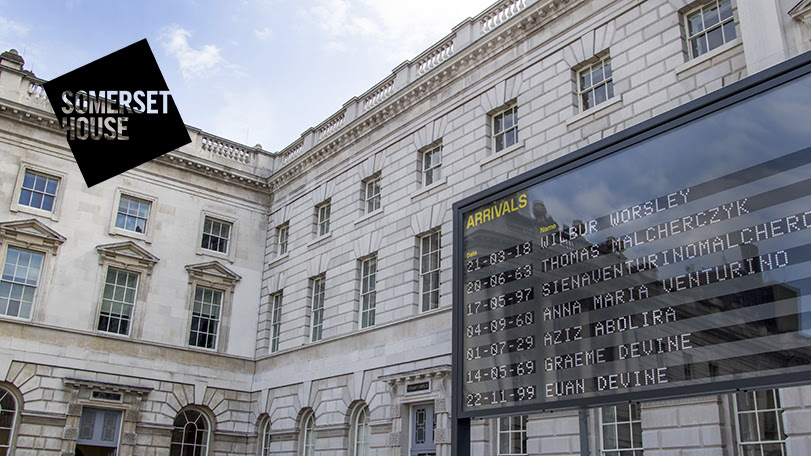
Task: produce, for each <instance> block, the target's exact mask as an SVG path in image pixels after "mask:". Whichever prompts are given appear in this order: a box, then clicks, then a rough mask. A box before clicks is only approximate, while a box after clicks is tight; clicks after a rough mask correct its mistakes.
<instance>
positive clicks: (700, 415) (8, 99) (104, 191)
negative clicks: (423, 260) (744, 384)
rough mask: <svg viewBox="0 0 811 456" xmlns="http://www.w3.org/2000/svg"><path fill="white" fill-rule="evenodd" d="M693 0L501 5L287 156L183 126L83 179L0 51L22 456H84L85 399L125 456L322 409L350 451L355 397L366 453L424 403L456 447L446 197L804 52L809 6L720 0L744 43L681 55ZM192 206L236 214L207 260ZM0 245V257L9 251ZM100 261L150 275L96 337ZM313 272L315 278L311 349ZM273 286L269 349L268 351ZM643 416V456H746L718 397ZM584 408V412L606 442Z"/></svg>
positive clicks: (574, 429)
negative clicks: (601, 96)
mask: <svg viewBox="0 0 811 456" xmlns="http://www.w3.org/2000/svg"><path fill="white" fill-rule="evenodd" d="M699 3H700V2H698V1H692V0H538V1H515V0H506V1H503V2H499V3H497V4H495V5H494V6H493V7H492V8H489V9H488V10H487V11H484V12H482V14H480V15H479V16H477V17H475V18H472V19H469V20H466V21H463V22H462V23H460V25H459V26H457V27H456V28H455V29H454V30H453V31H452V33H451V34H450V35H448V36H447V37H445V38H443V39H442V40H441V41H440V42H438V43H437V45H436V46H434V47H432V48H430V49H427V50H426V51H425V52H423V53H422V54H420V55H419V56H417V57H416V58H415V59H414V60H413V61H410V62H406V63H404V64H403V65H401V66H398V67H397V68H396V69H395V70H394V75H393V76H388V77H387V78H386V79H384V80H383V81H381V83H380V84H377V85H375V86H374V87H372V88H371V89H370V90H369V91H368V92H367V93H365V94H362V95H361V96H360V97H355V98H353V99H352V100H351V101H350V102H347V103H346V104H345V105H344V107H343V108H342V110H341V111H339V112H338V113H336V115H334V116H332V117H330V118H329V119H325V121H324V122H322V123H321V124H319V125H318V126H317V127H314V128H311V129H309V130H307V131H306V132H305V134H303V135H302V136H301V137H300V138H297V139H296V140H295V141H294V142H293V143H292V144H291V145H290V146H289V147H287V148H285V149H284V150H283V151H281V152H279V153H275V154H274V153H270V152H266V151H263V150H261V147H248V146H244V145H241V144H237V143H235V142H233V141H230V140H227V139H225V138H219V137H216V136H214V135H211V134H208V133H205V132H202V131H200V130H199V129H195V128H192V127H189V132H190V135H191V136H192V139H193V143H192V144H190V145H188V146H184V147H182V148H180V149H179V150H177V151H173V152H171V153H169V154H167V155H165V156H163V157H161V158H159V159H157V160H155V161H153V162H150V163H147V164H145V165H143V166H142V167H138V168H136V169H134V170H132V171H129V172H127V173H124V174H123V175H121V176H117V177H115V178H113V179H111V180H110V181H108V182H105V183H102V184H99V185H98V186H94V187H93V188H90V189H88V188H86V187H85V186H84V183H83V182H82V179H81V176H80V173H79V170H78V167H77V166H76V163H75V161H73V159H72V156H71V155H70V151H69V149H68V147H67V145H66V143H65V141H64V136H63V134H62V133H61V132H60V131H59V129H58V128H57V127H56V125H55V117H54V116H53V113H52V112H50V108H49V107H48V105H47V103H45V102H44V99H43V97H42V96H41V84H42V82H43V81H41V80H38V79H37V78H36V77H35V76H33V75H32V74H31V73H30V72H26V71H24V70H23V63H24V62H23V60H22V58H20V57H19V56H18V55H16V54H15V53H12V52H7V53H4V54H2V56H0V155H2V157H3V159H2V160H0V224H2V223H5V222H17V221H28V220H36V222H31V223H28V222H26V223H28V225H26V226H27V227H28V228H27V229H35V230H39V231H38V233H39V234H38V235H37V236H39V237H40V238H41V237H45V238H47V239H46V240H47V241H48V242H50V243H51V245H52V246H51V247H49V251H48V252H47V255H46V257H45V258H46V259H45V266H44V268H43V274H44V275H43V278H42V284H41V285H40V286H38V289H37V296H36V303H35V306H34V311H33V312H32V315H31V317H30V318H7V317H6V316H2V315H0V380H2V381H0V388H3V391H7V392H10V393H11V394H13V395H14V397H15V398H16V399H15V401H16V403H17V404H18V406H19V410H18V412H17V414H16V415H15V417H16V421H15V423H16V424H15V430H14V436H13V445H14V453H13V454H14V455H17V456H20V455H25V456H29V455H31V456H33V455H37V456H41V455H54V456H55V455H64V456H68V455H72V454H74V452H75V448H76V442H77V441H78V440H79V433H80V419H81V416H82V411H83V409H84V407H95V408H105V409H109V410H119V411H121V412H122V415H121V416H122V424H121V434H120V444H119V452H118V454H119V455H121V456H130V455H137V456H168V455H169V454H170V447H171V444H172V429H173V423H174V421H175V419H176V418H178V417H179V416H180V415H181V414H183V413H184V412H185V411H188V410H192V411H195V412H199V413H201V414H202V416H203V417H204V418H205V419H206V420H207V422H208V425H209V426H210V434H209V453H208V454H210V455H256V454H260V451H261V450H262V448H261V446H262V442H263V438H264V436H263V435H261V433H262V431H263V427H262V426H263V425H264V423H266V422H269V423H270V430H269V435H270V454H273V455H285V456H299V455H301V454H302V452H303V445H304V437H303V434H304V432H303V426H304V425H305V418H306V417H307V416H309V414H312V416H313V418H314V423H315V425H314V429H313V432H314V433H315V436H316V438H315V451H314V452H315V454H316V455H318V456H328V455H329V456H332V455H340V456H352V455H354V454H355V453H354V445H355V442H356V436H357V416H358V411H359V410H361V409H363V408H364V407H368V411H369V416H370V420H369V435H370V437H369V438H370V442H369V448H370V450H369V454H370V455H372V456H405V455H408V454H409V450H410V448H411V445H412V443H411V442H412V440H413V438H414V435H415V433H414V430H413V428H412V424H413V419H414V418H413V416H414V410H415V408H416V407H428V406H430V407H432V408H433V411H434V419H435V423H436V426H435V429H432V432H431V436H432V437H433V438H434V441H435V443H436V449H437V455H439V456H450V450H451V449H450V438H451V436H450V429H451V420H452V418H453V417H452V416H451V413H452V397H451V386H450V383H451V378H450V375H451V368H450V364H451V356H450V355H451V281H452V268H451V264H452V253H453V252H452V250H453V249H452V239H453V232H452V220H451V208H452V204H453V202H455V201H458V200H460V199H462V198H464V197H467V196H470V195H472V194H474V193H476V192H478V191H480V190H483V189H485V188H488V187H490V186H492V185H495V184H498V183H501V182H504V181H506V180H507V179H509V178H512V177H515V176H517V175H519V174H520V173H522V172H525V171H528V170H531V169H533V168H536V167H538V166H540V165H543V164H545V163H549V162H550V161H552V160H555V159H558V158H560V157H563V156H565V155H567V154H569V153H572V152H574V151H576V150H578V149H580V148H582V147H584V146H587V145H589V144H592V143H594V142H596V141H598V140H601V139H603V138H606V137H609V136H610V135H612V134H615V133H618V132H621V131H624V130H626V129H628V128H630V127H632V126H634V125H637V124H639V123H641V122H643V121H646V120H648V119H650V118H653V117H655V116H657V115H659V114H662V113H664V112H666V111H668V110H671V109H673V108H676V107H678V106H681V105H683V104H685V103H688V102H690V101H692V100H695V99H698V98H700V97H701V96H703V95H706V94H708V93H711V92H713V91H716V90H718V89H720V88H722V87H725V86H728V85H730V84H732V83H734V82H736V81H739V80H741V79H743V78H745V77H747V76H749V75H751V74H754V73H756V72H757V71H760V70H761V69H762V66H763V65H771V64H772V63H768V62H779V61H783V60H786V59H787V58H789V57H791V56H794V55H797V54H798V53H800V52H802V51H804V50H807V49H809V48H811V45H809V44H808V37H809V36H811V33H809V30H811V29H809V28H808V21H809V19H808V18H809V17H810V16H809V5H808V2H800V4H796V2H793V3H792V2H790V1H788V0H775V2H751V1H745V0H737V1H736V0H733V3H732V5H733V7H734V16H735V23H736V24H737V25H736V31H737V37H736V38H735V39H732V40H730V41H729V42H728V43H726V44H724V45H722V46H720V47H718V48H716V49H714V50H712V51H710V52H708V53H707V54H705V55H703V56H700V57H698V58H694V59H689V58H688V54H687V52H686V51H687V43H686V40H685V37H684V25H683V24H684V22H683V20H684V14H685V13H687V12H689V11H690V10H691V9H692V8H694V7H695V6H697V5H699ZM789 3H792V4H791V5H789ZM795 5H796V6H795ZM769 8H771V10H769ZM789 10H791V11H790V14H789ZM766 13H768V14H766ZM787 14H788V16H787V17H783V16H785V15H787ZM758 15H763V17H767V16H768V18H769V20H771V19H773V18H775V17H776V18H777V19H776V20H775V21H773V22H775V23H777V24H779V25H778V26H777V29H776V30H774V29H772V30H769V33H764V34H763V37H762V38H761V37H759V36H758V34H757V32H753V29H752V27H751V24H752V23H753V22H752V18H753V17H754V18H757V17H758ZM781 18H782V19H781ZM753 36H754V37H755V38H752V37H753ZM758 39H762V40H764V41H768V42H766V43H758V44H757V45H755V43H753V41H756V40H758ZM608 57H610V60H611V66H612V69H613V76H612V78H613V84H614V89H613V92H614V96H613V97H611V98H610V99H608V100H606V101H605V102H603V103H601V104H598V105H597V106H594V107H592V108H590V109H587V110H585V111H581V108H580V104H579V100H578V96H577V71H578V70H580V69H581V68H583V67H584V66H586V65H589V64H591V63H594V62H595V61H596V59H603V58H608ZM764 62H766V63H764ZM512 106H517V109H518V113H519V123H518V131H519V139H518V141H517V143H516V144H514V145H512V146H509V147H507V148H506V149H504V150H501V151H499V152H496V151H495V150H494V145H493V141H492V138H491V136H492V133H493V132H492V129H493V124H492V116H493V115H494V114H496V113H498V112H500V111H501V110H503V109H505V108H507V107H512ZM438 146H441V147H442V165H441V177H439V178H438V179H436V180H435V182H433V183H431V184H430V185H427V186H424V185H423V183H422V182H423V180H422V176H421V174H420V170H421V169H422V166H423V163H422V160H423V153H424V152H426V151H428V150H431V149H433V148H435V147H438ZM27 169H30V170H33V171H36V172H40V173H44V174H47V175H51V176H54V177H56V178H58V179H59V180H60V193H59V195H58V196H57V206H56V207H57V209H56V210H54V211H52V212H50V213H46V212H42V211H39V212H38V211H37V210H32V209H30V208H26V207H23V206H20V205H19V204H18V203H16V201H15V199H14V196H15V195H17V194H18V193H15V192H19V188H18V187H19V185H20V184H19V180H20V176H22V175H23V174H24V172H25V170H27ZM371 177H379V178H380V186H381V193H380V195H381V201H380V208H379V209H377V210H374V211H373V212H371V213H367V212H366V211H365V209H364V205H363V201H362V195H363V190H364V187H363V185H364V182H366V181H367V180H368V179H369V178H371ZM122 194H125V195H131V196H133V197H137V198H141V199H142V200H145V201H149V202H150V203H151V207H152V209H153V210H152V212H151V213H150V221H149V223H150V224H151V225H150V229H149V230H148V231H147V232H146V233H140V234H137V235H135V234H132V233H126V232H122V231H121V230H120V229H116V228H115V224H114V218H115V213H116V207H117V203H118V198H119V197H120V195H122ZM325 202H329V204H330V218H329V225H330V228H329V232H328V233H326V234H324V235H319V233H318V230H317V222H318V213H317V210H316V208H317V207H318V206H319V205H322V204H324V203H325ZM207 216H208V217H213V218H219V219H221V220H225V221H227V222H228V223H232V224H233V231H232V232H233V233H234V234H233V236H234V237H233V238H232V239H231V240H230V242H231V246H232V247H233V249H232V250H230V251H229V252H227V253H224V254H218V253H216V252H211V251H205V249H201V247H200V236H201V232H202V223H203V220H204V219H205V217H207ZM280 226H286V227H287V228H288V231H287V232H288V238H287V252H286V253H284V254H281V253H280V252H279V251H278V243H279V240H278V238H277V234H278V228H279V227H280ZM31 227H33V228H31ZM434 233H437V234H438V236H439V239H440V249H439V259H440V272H439V279H440V281H439V282H440V283H439V295H440V299H439V305H438V307H437V308H436V309H427V310H423V309H422V307H421V293H420V292H421V289H420V286H421V281H420V280H421V279H420V254H421V243H420V239H421V237H422V236H425V235H428V234H434ZM4 236H5V235H0V255H5V253H4V252H5V249H6V246H7V245H12V244H13V245H15V246H18V247H19V246H20V243H19V242H20V241H19V240H16V239H7V238H6V237H4ZM35 237H36V236H35ZM15 242H16V244H14V243H15ZM28 247H31V246H28ZM21 248H22V247H21ZM372 256H374V257H375V258H376V259H377V268H376V274H375V319H374V325H373V326H371V327H367V328H361V321H362V320H361V310H362V308H361V291H362V288H361V284H360V279H361V261H362V260H364V259H368V258H370V257H372ZM123 257H126V258H123ZM0 260H2V257H0ZM213 262H216V263H213ZM113 264H118V265H123V266H120V267H126V268H127V270H128V271H129V270H134V271H137V272H138V274H140V275H139V287H140V288H139V291H138V295H137V300H136V304H135V309H136V310H135V313H134V316H133V322H132V331H131V332H130V333H129V334H127V335H111V334H107V333H104V332H101V331H99V330H98V329H97V327H98V320H97V318H98V313H99V308H100V296H101V293H102V289H103V280H104V274H105V272H104V271H105V268H106V267H107V266H109V265H113ZM212 267H213V268H215V269H214V271H218V274H220V275H219V276H217V277H219V278H220V279H221V283H219V285H221V286H222V285H223V284H224V283H225V284H226V285H228V286H229V287H232V288H231V289H228V290H224V291H225V292H226V293H230V292H231V291H232V292H233V294H228V301H227V303H226V304H225V305H224V306H223V309H224V312H225V313H226V315H223V319H222V322H221V326H220V328H219V329H220V333H219V336H220V339H219V340H220V343H219V344H218V346H217V349H215V350H214V349H212V350H209V349H201V348H194V347H190V346H189V329H190V327H191V316H190V314H191V303H192V300H191V296H192V295H193V288H194V286H195V284H196V283H198V282H199V281H200V280H203V281H205V280H209V282H210V281H211V280H214V279H212V277H213V276H214V275H212V274H213V273H211V271H212V269H207V268H212ZM201 271H202V272H201ZM205 271H208V273H207V272H205ZM313 278H323V279H324V280H325V284H326V287H325V295H324V311H323V335H322V338H321V340H319V341H316V342H311V325H312V319H313V311H312V298H313V290H312V283H313V280H312V279H313ZM209 286H213V285H211V283H209ZM277 293H281V295H282V313H281V324H280V326H279V329H280V332H279V334H278V336H279V350H278V351H277V352H275V353H269V351H270V346H271V338H272V336H273V328H272V297H273V295H275V294H277ZM415 385H419V387H416V386H415ZM409 386H411V387H412V390H411V391H410V390H409ZM94 391H96V392H103V393H110V394H112V395H111V396H110V395H107V394H101V395H96V396H94V395H93V392H94ZM116 394H120V400H118V401H110V400H109V399H104V398H108V397H117V396H115V395H116ZM780 398H781V400H782V408H783V410H784V411H783V412H782V424H783V428H784V430H785V433H786V435H787V439H786V447H787V449H788V454H789V455H790V456H801V455H804V454H806V453H807V452H808V448H809V447H811V427H809V425H808V424H807V423H808V422H809V421H810V420H809V419H808V418H809V416H811V415H809V414H810V413H811V410H809V408H811V390H809V387H807V386H801V387H794V388H784V389H782V390H781V391H780ZM640 407H641V440H642V446H643V447H644V451H645V455H648V456H651V455H653V456H669V455H697V456H699V455H707V456H709V455H723V456H727V455H728V456H733V455H736V454H737V452H738V450H737V448H736V446H737V430H738V426H739V424H738V423H737V422H736V421H737V420H736V415H735V413H736V412H735V406H734V398H733V397H732V396H726V395H722V396H707V397H701V398H685V399H680V400H674V401H660V402H647V403H643V404H641V406H640ZM599 413H600V411H599V410H597V409H594V410H590V411H589V413H588V416H587V423H588V431H589V436H588V441H589V446H590V449H591V453H592V454H595V455H596V454H599V451H600V450H601V448H602V447H601V445H602V440H601V434H600V432H601V421H600V416H599ZM580 431H581V429H580V421H579V417H578V414H577V413H576V412H555V413H544V414H537V415H532V416H530V417H529V419H528V421H527V432H526V444H527V451H528V453H529V454H539V455H547V456H551V455H555V456H558V455H559V456H563V455H566V456H571V455H577V454H580V451H581V448H580V445H581V439H580ZM471 436H472V448H473V452H474V454H475V455H481V456H495V455H496V452H497V451H498V443H497V442H498V440H499V432H498V428H497V421H496V420H490V419H488V420H475V421H474V423H473V425H472V429H471ZM0 443H2V442H0Z"/></svg>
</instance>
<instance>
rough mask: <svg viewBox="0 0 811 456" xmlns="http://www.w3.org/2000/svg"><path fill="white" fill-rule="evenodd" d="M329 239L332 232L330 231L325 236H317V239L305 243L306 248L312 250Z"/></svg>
mask: <svg viewBox="0 0 811 456" xmlns="http://www.w3.org/2000/svg"><path fill="white" fill-rule="evenodd" d="M331 237H332V231H330V232H329V233H327V234H325V235H323V236H319V237H317V238H315V239H313V240H312V241H310V242H308V243H307V248H308V249H310V248H313V247H315V246H317V245H320V244H321V243H323V242H326V241H327V240H328V239H330V238H331Z"/></svg>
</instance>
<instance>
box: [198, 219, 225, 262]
mask: <svg viewBox="0 0 811 456" xmlns="http://www.w3.org/2000/svg"><path fill="white" fill-rule="evenodd" d="M232 227H233V225H232V224H231V223H229V222H224V221H222V220H216V219H213V218H211V217H208V216H206V217H205V219H204V220H203V239H202V243H201V245H200V247H202V248H204V249H206V250H211V251H213V252H219V253H228V245H229V243H230V241H231V231H232Z"/></svg>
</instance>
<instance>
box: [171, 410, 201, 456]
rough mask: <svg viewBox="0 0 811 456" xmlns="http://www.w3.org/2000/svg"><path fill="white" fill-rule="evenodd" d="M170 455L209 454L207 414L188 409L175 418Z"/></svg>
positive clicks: (198, 455) (197, 455)
mask: <svg viewBox="0 0 811 456" xmlns="http://www.w3.org/2000/svg"><path fill="white" fill-rule="evenodd" d="M173 425H174V429H173V431H172V446H171V447H170V448H171V449H170V451H169V456H206V455H208V439H209V427H210V426H209V425H208V420H207V419H206V417H205V415H203V414H202V413H200V412H198V411H197V410H186V411H184V412H181V413H180V414H178V415H177V417H176V418H175V421H174V423H173Z"/></svg>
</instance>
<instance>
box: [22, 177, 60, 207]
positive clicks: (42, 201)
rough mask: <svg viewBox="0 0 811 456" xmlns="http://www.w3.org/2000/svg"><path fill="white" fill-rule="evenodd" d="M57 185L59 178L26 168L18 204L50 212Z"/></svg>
mask: <svg viewBox="0 0 811 456" xmlns="http://www.w3.org/2000/svg"><path fill="white" fill-rule="evenodd" d="M58 187H59V179H57V178H54V177H50V176H46V175H43V174H39V173H34V172H32V171H28V170H26V171H25V176H24V177H23V184H22V188H21V189H20V199H19V201H18V204H20V205H22V206H28V207H33V208H34V209H42V210H43V211H48V212H51V211H53V208H54V201H55V200H56V191H57V188H58Z"/></svg>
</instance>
